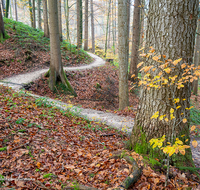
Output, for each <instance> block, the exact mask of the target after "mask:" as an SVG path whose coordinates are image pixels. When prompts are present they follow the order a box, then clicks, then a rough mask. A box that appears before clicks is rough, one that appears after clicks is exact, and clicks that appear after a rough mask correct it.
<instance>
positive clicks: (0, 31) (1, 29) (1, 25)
mask: <svg viewBox="0 0 200 190" xmlns="http://www.w3.org/2000/svg"><path fill="white" fill-rule="evenodd" d="M2 15H3V11H2V10H1V6H0V41H1V39H2V37H3V38H4V37H5V31H4V22H3V16H2Z"/></svg>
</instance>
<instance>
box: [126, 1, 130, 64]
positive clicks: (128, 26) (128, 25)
mask: <svg viewBox="0 0 200 190" xmlns="http://www.w3.org/2000/svg"><path fill="white" fill-rule="evenodd" d="M130 10H131V0H128V1H127V37H128V50H127V54H128V55H127V56H128V63H129V44H130V43H129V39H130Z"/></svg>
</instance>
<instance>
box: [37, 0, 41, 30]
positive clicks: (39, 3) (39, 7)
mask: <svg viewBox="0 0 200 190" xmlns="http://www.w3.org/2000/svg"><path fill="white" fill-rule="evenodd" d="M37 12H38V14H37V16H38V28H39V29H40V30H41V29H42V25H41V0H37Z"/></svg>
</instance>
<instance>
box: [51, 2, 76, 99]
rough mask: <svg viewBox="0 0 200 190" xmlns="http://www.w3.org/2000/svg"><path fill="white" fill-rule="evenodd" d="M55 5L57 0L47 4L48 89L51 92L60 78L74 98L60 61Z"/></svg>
mask: <svg viewBox="0 0 200 190" xmlns="http://www.w3.org/2000/svg"><path fill="white" fill-rule="evenodd" d="M57 3H58V2H57V0H50V1H49V2H48V4H49V24H50V53H51V63H50V79H49V87H50V89H51V90H52V91H53V90H54V89H55V85H56V82H57V79H58V77H60V79H61V81H62V83H63V84H64V85H65V86H66V87H67V88H68V89H69V90H70V91H71V92H72V93H73V94H74V96H77V95H76V92H75V91H74V89H73V88H72V87H71V85H70V83H69V82H68V80H67V77H66V75H65V72H64V70H63V65H62V61H61V52H60V39H59V26H58V7H57V5H58V4H57Z"/></svg>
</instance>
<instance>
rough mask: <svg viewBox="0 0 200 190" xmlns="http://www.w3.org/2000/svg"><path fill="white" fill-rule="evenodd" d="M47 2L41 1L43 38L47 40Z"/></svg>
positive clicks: (45, 0)
mask: <svg viewBox="0 0 200 190" xmlns="http://www.w3.org/2000/svg"><path fill="white" fill-rule="evenodd" d="M47 12H48V11H47V0H43V15H44V36H45V37H47V38H49V24H48V13H47Z"/></svg>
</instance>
